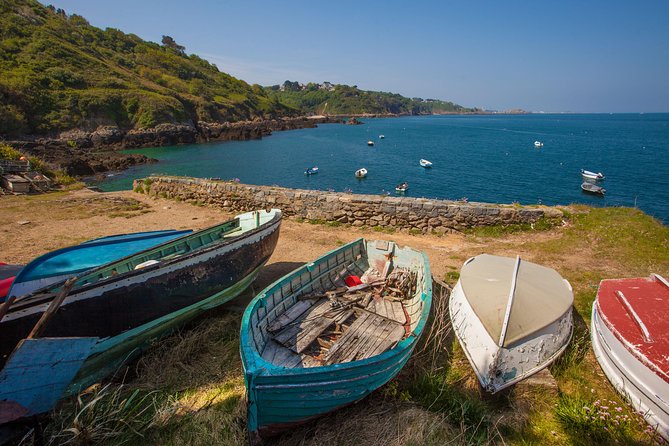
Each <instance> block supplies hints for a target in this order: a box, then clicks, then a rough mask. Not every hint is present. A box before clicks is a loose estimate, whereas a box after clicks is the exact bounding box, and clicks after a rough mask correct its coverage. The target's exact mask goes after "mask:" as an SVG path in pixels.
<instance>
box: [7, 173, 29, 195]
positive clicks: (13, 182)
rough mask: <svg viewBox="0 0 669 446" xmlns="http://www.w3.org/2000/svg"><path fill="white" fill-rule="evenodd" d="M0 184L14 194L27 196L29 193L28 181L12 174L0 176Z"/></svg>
mask: <svg viewBox="0 0 669 446" xmlns="http://www.w3.org/2000/svg"><path fill="white" fill-rule="evenodd" d="M0 184H2V187H4V188H5V189H7V190H10V191H12V192H16V193H22V194H27V193H28V192H30V181H28V180H26V179H25V178H23V177H20V176H18V175H13V174H10V173H8V174H4V175H2V176H0Z"/></svg>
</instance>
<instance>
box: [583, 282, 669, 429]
mask: <svg viewBox="0 0 669 446" xmlns="http://www.w3.org/2000/svg"><path fill="white" fill-rule="evenodd" d="M668 321H669V282H667V280H666V279H665V278H663V277H662V276H660V275H658V274H652V275H651V276H650V277H641V278H635V279H606V280H602V282H601V283H600V284H599V289H598V290H597V298H596V299H595V303H594V305H593V306H592V322H591V330H590V333H591V335H592V350H593V351H594V352H595V357H596V358H597V361H599V365H600V366H601V367H602V370H603V371H604V374H605V375H606V376H607V378H608V379H609V381H611V384H613V386H614V387H615V388H616V390H617V391H618V392H620V393H621V394H622V395H624V396H625V397H626V400H627V401H628V402H629V403H630V404H631V405H632V406H634V408H635V409H636V411H637V412H638V413H640V414H642V416H643V417H644V418H645V419H646V421H647V422H648V423H649V424H650V425H651V426H653V427H654V428H655V429H656V430H657V432H658V433H659V434H660V435H662V436H663V437H664V438H665V439H667V438H669V338H668V337H667V336H666V333H667V329H668V328H669V322H668Z"/></svg>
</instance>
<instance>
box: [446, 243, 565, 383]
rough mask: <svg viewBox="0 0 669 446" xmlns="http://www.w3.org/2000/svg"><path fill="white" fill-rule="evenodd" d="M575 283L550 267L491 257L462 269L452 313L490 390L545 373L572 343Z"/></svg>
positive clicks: (470, 262) (456, 329) (469, 356)
mask: <svg viewBox="0 0 669 446" xmlns="http://www.w3.org/2000/svg"><path fill="white" fill-rule="evenodd" d="M573 302H574V294H573V292H572V288H571V285H569V282H567V281H566V280H565V279H563V278H562V276H560V274H558V273H557V271H555V270H553V269H551V268H547V267H545V266H541V265H537V264H534V263H530V262H525V261H522V262H521V259H520V256H518V257H516V258H515V259H513V258H510V257H500V256H493V255H488V254H481V255H478V256H476V257H472V258H470V259H469V260H467V261H466V262H465V264H464V265H463V266H462V269H461V270H460V279H459V280H458V283H457V284H456V285H455V288H453V292H452V293H451V298H450V301H449V313H450V316H451V321H452V324H453V331H454V332H455V336H456V337H457V338H458V341H459V342H460V345H461V346H462V349H463V350H464V352H465V355H466V356H467V359H468V360H469V362H470V363H471V365H472V368H473V369H474V372H475V373H476V376H477V377H478V379H479V382H480V383H481V386H483V388H484V389H485V390H487V391H488V392H491V393H495V392H498V391H500V390H502V389H504V388H506V387H508V386H511V385H512V384H515V383H517V382H518V381H520V380H523V379H525V378H527V377H529V376H530V375H533V374H534V373H537V372H539V371H540V370H542V369H543V368H545V367H546V366H548V365H549V364H550V363H551V362H553V361H554V360H555V359H556V358H557V357H558V356H560V354H561V353H562V352H563V351H564V349H565V348H566V347H567V345H568V344H569V340H570V339H571V335H572V330H573V321H572V304H573Z"/></svg>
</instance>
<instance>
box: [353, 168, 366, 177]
mask: <svg viewBox="0 0 669 446" xmlns="http://www.w3.org/2000/svg"><path fill="white" fill-rule="evenodd" d="M355 176H356V178H365V177H366V176H367V169H365V168H364V167H363V168H362V169H358V170H356V171H355Z"/></svg>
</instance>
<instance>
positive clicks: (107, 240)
mask: <svg viewBox="0 0 669 446" xmlns="http://www.w3.org/2000/svg"><path fill="white" fill-rule="evenodd" d="M178 233H181V234H182V235H181V236H179V237H175V238H173V239H170V240H167V241H165V242H163V243H161V244H160V245H162V244H165V243H169V242H171V241H176V240H178V239H180V238H182V237H183V236H185V235H188V234H192V233H193V231H192V230H190V229H182V230H176V229H165V230H160V231H144V232H139V233H136V234H144V235H142V236H140V237H137V238H133V239H132V240H133V241H139V240H146V239H150V238H154V237H155V238H158V237H160V236H168V235H170V234H178ZM129 235H133V234H132V233H128V234H116V235H109V236H106V237H101V238H97V239H93V240H89V241H87V242H83V243H80V244H78V245H73V246H67V247H65V248H60V249H56V250H54V251H49V252H47V253H44V254H42V255H41V256H39V257H35V258H34V259H33V260H31V261H30V263H28V264H26V265H25V266H24V267H23V268H22V269H21V270H20V271H19V273H18V274H17V275H16V278H15V279H14V282H15V283H21V282H22V279H25V276H26V275H27V274H29V273H32V272H33V271H34V268H35V267H36V266H39V265H41V264H42V263H44V262H45V261H46V260H49V259H51V258H53V257H56V256H59V255H61V254H65V253H68V252H71V251H78V250H80V249H82V248H94V247H96V246H107V245H115V244H117V243H119V242H120V240H119V239H113V237H120V236H129ZM160 245H154V246H152V247H150V248H147V249H146V250H148V249H153V248H155V247H157V246H160ZM146 250H142V251H139V252H143V251H146ZM132 255H134V254H129V255H128V256H126V257H130V256H132ZM122 259H123V258H122ZM119 260H121V259H119ZM115 261H116V260H113V262H115ZM109 263H111V262H107V263H105V265H107V264H109ZM100 266H102V265H100ZM95 268H98V267H95ZM92 269H93V268H81V269H77V270H72V274H73V275H74V274H76V273H79V272H81V271H92ZM47 277H53V276H43V275H41V276H37V277H28V280H39V279H43V278H47ZM35 291H38V290H35Z"/></svg>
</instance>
